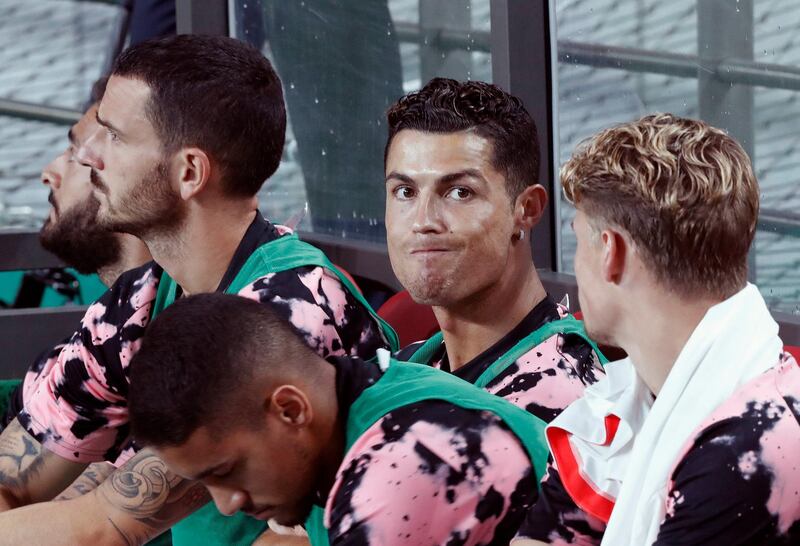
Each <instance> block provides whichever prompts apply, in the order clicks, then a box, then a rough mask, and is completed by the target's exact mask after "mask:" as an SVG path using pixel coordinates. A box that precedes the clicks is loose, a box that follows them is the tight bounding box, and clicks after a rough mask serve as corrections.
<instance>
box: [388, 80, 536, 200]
mask: <svg viewBox="0 0 800 546" xmlns="http://www.w3.org/2000/svg"><path fill="white" fill-rule="evenodd" d="M386 117H387V119H388V123H389V138H388V140H387V141H386V148H385V150H384V154H383V160H384V164H385V163H386V158H387V156H388V155H389V146H391V144H392V139H394V137H395V135H396V134H397V133H398V132H400V131H402V130H403V129H411V130H415V131H425V132H430V133H455V132H459V131H466V130H473V131H474V132H475V134H477V135H478V136H481V137H483V138H485V139H487V140H488V141H490V142H491V144H492V158H491V164H492V167H494V168H495V169H496V170H497V171H498V172H500V173H502V174H503V175H504V176H505V177H506V185H507V186H506V187H507V189H508V193H509V195H510V196H511V197H512V198H516V197H517V196H518V195H519V194H520V193H521V192H522V191H523V190H524V189H525V188H526V187H527V186H530V185H533V184H535V183H536V182H537V181H538V179H539V137H538V135H537V132H536V123H535V122H534V121H533V118H531V116H530V114H528V111H527V110H525V107H524V106H523V105H522V101H521V100H519V99H518V98H517V97H515V96H513V95H510V94H508V93H506V92H505V91H503V90H502V89H500V88H499V87H497V86H496V85H492V84H490V83H486V82H478V81H466V82H459V81H456V80H451V79H448V78H434V79H432V80H431V81H430V82H428V84H427V85H426V86H425V87H423V88H422V89H420V90H419V91H415V92H413V93H409V94H407V95H406V96H404V97H402V98H401V99H400V100H399V101H397V102H396V103H395V104H394V105H393V106H392V107H391V108H389V111H388V113H387V114H386Z"/></svg>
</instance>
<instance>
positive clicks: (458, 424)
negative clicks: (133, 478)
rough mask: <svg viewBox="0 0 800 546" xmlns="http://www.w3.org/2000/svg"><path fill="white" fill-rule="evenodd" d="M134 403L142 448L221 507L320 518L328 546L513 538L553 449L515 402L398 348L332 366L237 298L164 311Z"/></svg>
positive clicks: (134, 388)
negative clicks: (405, 358) (399, 354)
mask: <svg viewBox="0 0 800 546" xmlns="http://www.w3.org/2000/svg"><path fill="white" fill-rule="evenodd" d="M199 401H202V403H198V402H199ZM130 412H131V425H132V428H133V435H134V437H135V438H136V441H137V442H141V443H143V444H144V445H147V446H150V447H151V448H152V449H154V450H155V452H156V453H158V454H159V455H160V456H161V457H162V459H163V460H164V461H165V462H166V463H167V464H168V465H169V467H170V468H171V469H172V470H173V471H174V472H176V473H177V474H178V475H181V476H184V477H186V478H187V479H191V480H200V481H201V482H202V483H203V484H205V485H206V487H207V488H208V490H209V492H210V493H211V496H212V497H213V498H214V501H215V502H216V504H217V506H218V507H219V509H220V511H221V512H223V513H226V514H233V513H234V512H236V511H237V510H241V511H245V512H248V513H250V514H252V515H254V516H255V517H257V518H260V519H267V518H272V519H274V520H276V521H277V522H278V523H279V524H282V525H297V524H299V523H302V522H304V521H305V522H306V529H307V530H308V532H309V538H310V540H311V544H312V545H314V546H322V545H325V544H328V543H330V544H331V545H334V546H336V545H343V544H364V545H366V544H374V545H394V546H399V545H405V544H407V545H418V544H455V543H459V544H487V545H490V544H491V545H498V546H499V545H501V544H507V543H508V541H509V540H510V538H511V536H512V535H513V533H514V532H515V529H516V528H517V526H518V525H519V523H520V518H521V517H522V515H523V514H524V511H525V507H526V506H527V505H529V504H530V503H531V502H532V500H533V499H534V498H535V497H536V475H537V472H538V471H539V469H540V468H541V466H543V465H544V462H545V459H546V457H547V450H546V449H542V447H543V445H542V444H541V443H540V442H539V441H538V435H539V434H541V428H542V427H543V426H544V424H543V423H542V422H541V421H540V420H539V419H536V418H535V417H533V416H531V415H530V414H529V413H527V412H525V411H522V410H520V409H519V408H517V407H515V406H513V405H511V404H509V403H507V402H505V401H504V400H501V399H499V398H497V397H495V396H491V395H489V394H487V393H485V392H482V391H481V390H479V389H477V388H475V387H473V386H471V385H469V384H467V383H465V382H463V381H460V380H458V379H456V378H453V377H451V376H449V375H447V374H444V373H442V372H440V371H438V370H434V369H431V368H430V367H426V366H419V365H416V364H408V363H404V362H398V361H395V360H391V359H390V357H389V352H388V351H385V350H379V356H378V362H371V363H365V362H363V361H360V360H359V359H357V358H353V357H348V356H342V357H338V358H335V359H331V360H330V361H329V362H326V361H325V360H323V359H322V358H320V357H319V355H317V354H315V353H314V352H313V351H311V350H310V349H309V348H308V347H307V346H306V345H305V344H304V343H302V342H301V340H300V338H298V337H297V335H296V334H295V333H294V332H292V331H291V330H290V329H289V327H288V326H287V325H286V324H285V323H284V322H283V321H281V320H280V319H279V318H278V317H277V315H276V314H275V312H274V311H273V310H271V309H268V308H266V307H265V306H262V305H258V304H257V303H255V302H253V301H250V300H247V299H244V298H241V297H237V296H232V295H225V294H202V295H198V296H192V297H189V298H186V299H184V300H181V301H178V302H176V303H175V304H174V305H172V306H171V307H170V308H168V309H167V310H166V311H164V313H163V314H162V315H160V316H159V317H158V318H157V319H156V320H155V322H154V323H153V324H152V326H151V327H150V331H149V332H148V335H147V336H146V337H145V339H144V341H143V343H142V347H141V349H140V351H139V352H138V353H137V354H136V356H135V357H134V359H133V364H132V366H131V383H130ZM533 438H536V440H532V439H533ZM323 507H324V514H323V509H322V508H323Z"/></svg>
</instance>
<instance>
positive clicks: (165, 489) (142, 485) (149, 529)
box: [97, 450, 210, 545]
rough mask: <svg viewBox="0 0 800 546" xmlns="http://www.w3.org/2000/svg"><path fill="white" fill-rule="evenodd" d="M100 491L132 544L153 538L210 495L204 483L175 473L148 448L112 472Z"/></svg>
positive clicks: (112, 517)
mask: <svg viewBox="0 0 800 546" xmlns="http://www.w3.org/2000/svg"><path fill="white" fill-rule="evenodd" d="M97 491H98V493H99V494H100V495H101V498H102V499H103V500H104V501H105V502H107V503H108V504H109V505H110V506H111V507H112V508H113V510H112V511H110V516H109V518H108V519H109V521H110V523H111V524H112V525H113V526H114V528H115V529H116V530H117V532H118V533H119V534H120V536H121V537H122V538H123V540H124V541H125V543H126V544H131V545H133V544H142V543H143V542H146V541H148V540H150V539H152V538H153V537H155V536H157V535H158V534H159V533H161V532H162V531H164V530H165V529H167V528H169V527H170V526H172V524H174V523H175V522H177V521H179V520H181V519H183V518H184V517H186V516H188V515H189V514H191V513H192V512H194V511H195V510H197V509H198V508H200V507H201V506H203V505H204V504H205V503H207V502H208V501H209V499H210V497H209V495H208V492H207V491H206V489H205V488H204V487H203V486H202V484H200V483H199V482H190V481H186V480H184V479H182V478H180V477H178V476H177V475H175V474H173V473H172V472H170V471H169V470H168V469H167V467H166V465H165V464H164V462H163V461H162V460H161V459H159V458H158V457H157V456H156V455H154V454H152V453H150V452H149V451H147V450H144V451H141V452H139V453H138V454H137V455H135V456H134V457H133V458H132V459H131V460H130V461H128V463H127V464H126V465H125V466H123V467H122V468H119V469H117V470H116V471H115V472H114V473H112V474H111V476H110V477H109V478H108V479H107V480H106V481H104V482H103V483H102V484H101V485H100V487H98V489H97ZM132 523H133V524H132Z"/></svg>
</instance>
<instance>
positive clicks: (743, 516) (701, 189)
mask: <svg viewBox="0 0 800 546" xmlns="http://www.w3.org/2000/svg"><path fill="white" fill-rule="evenodd" d="M561 183H562V185H563V187H564V193H565V195H566V197H567V198H568V199H569V200H570V201H571V202H572V203H574V204H575V207H576V209H577V212H576V215H575V220H574V222H573V228H574V230H575V235H576V237H577V241H578V247H577V250H576V254H575V275H576V277H577V280H578V287H579V289H580V292H579V294H580V300H581V309H582V310H583V312H584V317H585V320H586V327H587V330H588V331H589V333H590V334H591V335H592V336H593V337H595V339H598V340H602V341H606V342H608V343H610V344H613V345H616V346H619V347H621V348H622V349H624V350H625V351H626V352H627V353H628V355H630V356H629V358H627V359H625V360H620V361H617V362H613V363H611V364H609V365H608V366H606V371H607V374H608V375H607V376H606V378H604V379H602V380H601V381H599V382H598V383H597V384H595V385H592V386H590V387H589V388H587V389H586V395H585V396H584V397H583V398H581V399H580V400H578V401H577V402H575V403H574V404H572V405H570V406H569V407H568V408H567V409H566V410H565V411H564V412H563V413H562V414H561V415H560V416H558V417H557V418H556V419H555V420H554V421H553V422H552V423H551V425H550V426H549V427H548V428H547V439H548V441H549V443H550V449H551V451H552V453H553V457H554V459H555V464H554V465H553V467H552V468H550V469H549V471H548V475H547V477H546V478H545V480H544V481H543V483H542V495H541V497H540V499H539V501H538V502H537V504H536V506H535V508H534V509H533V510H532V511H531V512H530V514H529V516H528V518H527V520H526V523H525V524H524V526H523V527H522V529H521V533H520V535H521V536H522V537H527V538H529V539H535V540H527V541H520V542H519V545H520V546H522V544H542V543H543V542H542V541H544V542H546V543H558V544H565V543H568V544H598V543H600V542H601V540H602V543H603V544H609V545H613V546H649V545H650V544H656V545H659V546H666V545H674V544H703V545H725V546H729V545H739V544H741V545H745V544H746V545H752V544H769V545H784V544H786V545H788V544H798V543H800V502H798V499H799V498H800V465H798V453H800V405H799V404H798V401H800V367H798V365H797V362H795V360H794V359H793V358H792V357H791V356H789V355H788V354H784V353H783V351H782V347H783V344H782V342H781V340H780V338H779V337H778V325H777V323H776V322H775V320H774V319H773V318H772V317H771V315H770V313H769V310H768V309H767V306H766V303H765V302H764V299H763V298H762V296H761V294H760V293H759V291H758V289H757V288H756V287H755V286H754V285H752V284H749V283H748V282H747V265H748V262H747V258H748V252H749V250H750V244H751V242H752V241H753V237H754V236H755V232H756V223H757V221H758V208H759V190H758V183H757V181H756V177H755V175H754V173H753V169H752V166H751V164H750V159H749V158H748V157H747V154H746V153H745V151H744V150H743V149H742V147H741V146H740V145H739V144H738V143H737V142H736V141H735V140H734V139H732V138H731V137H730V136H728V135H727V134H725V133H724V132H723V131H721V130H719V129H716V128H714V127H711V126H709V125H707V124H706V123H704V122H702V121H697V120H692V119H685V118H679V117H677V116H673V115H670V114H655V115H650V116H646V117H644V118H642V119H639V120H636V121H632V122H629V123H624V124H621V125H619V126H616V127H611V128H609V129H606V130H604V131H601V132H600V133H598V134H597V135H595V136H593V137H592V138H591V139H589V140H588V141H587V142H586V143H584V144H583V145H582V146H581V147H580V148H579V149H578V150H577V151H576V152H575V153H574V154H573V156H572V157H571V158H570V160H569V161H567V163H566V164H565V165H564V167H563V168H562V171H561ZM515 544H517V542H516V541H515Z"/></svg>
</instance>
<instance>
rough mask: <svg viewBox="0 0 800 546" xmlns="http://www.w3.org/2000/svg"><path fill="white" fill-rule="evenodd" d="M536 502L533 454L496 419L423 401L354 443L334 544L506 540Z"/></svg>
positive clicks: (338, 488) (333, 526)
mask: <svg viewBox="0 0 800 546" xmlns="http://www.w3.org/2000/svg"><path fill="white" fill-rule="evenodd" d="M426 406H428V407H426ZM535 496H536V484H535V478H534V473H533V469H532V467H531V464H530V461H529V459H528V456H527V454H526V452H525V451H524V449H523V448H522V446H521V445H520V443H519V441H518V440H517V438H516V437H515V436H514V435H513V434H512V433H511V432H510V431H509V430H508V429H507V428H506V427H505V425H504V424H503V423H502V422H500V421H499V420H498V419H497V418H496V417H495V416H494V415H491V414H487V413H485V412H471V411H467V410H461V409H460V408H455V409H454V408H453V407H452V406H448V405H446V404H444V403H440V402H434V403H430V402H424V403H420V404H415V405H414V406H408V407H406V408H404V409H402V410H396V411H395V412H392V413H391V414H389V415H387V416H386V417H385V418H384V419H382V420H381V421H379V422H378V423H376V424H375V425H373V426H372V427H371V428H370V429H368V430H367V432H366V433H365V434H364V435H362V436H361V438H360V439H359V440H358V441H357V442H356V443H355V444H354V445H353V447H352V448H351V450H350V451H349V452H348V454H347V456H346V457H345V461H344V463H343V464H342V466H341V467H340V472H339V474H338V476H337V479H336V484H335V485H334V488H333V490H332V493H331V495H330V496H329V499H328V504H327V507H326V527H328V529H329V538H330V543H331V544H332V545H333V546H343V545H365V544H393V545H406V544H407V545H409V546H410V545H417V544H489V543H492V544H494V543H497V544H502V543H508V541H509V540H510V539H511V537H512V536H513V534H514V532H515V530H516V529H517V528H518V526H519V524H520V522H521V519H522V517H523V514H524V510H525V509H526V508H527V507H528V506H530V505H531V504H532V503H533V501H534V499H535ZM493 541H496V542H493Z"/></svg>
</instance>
